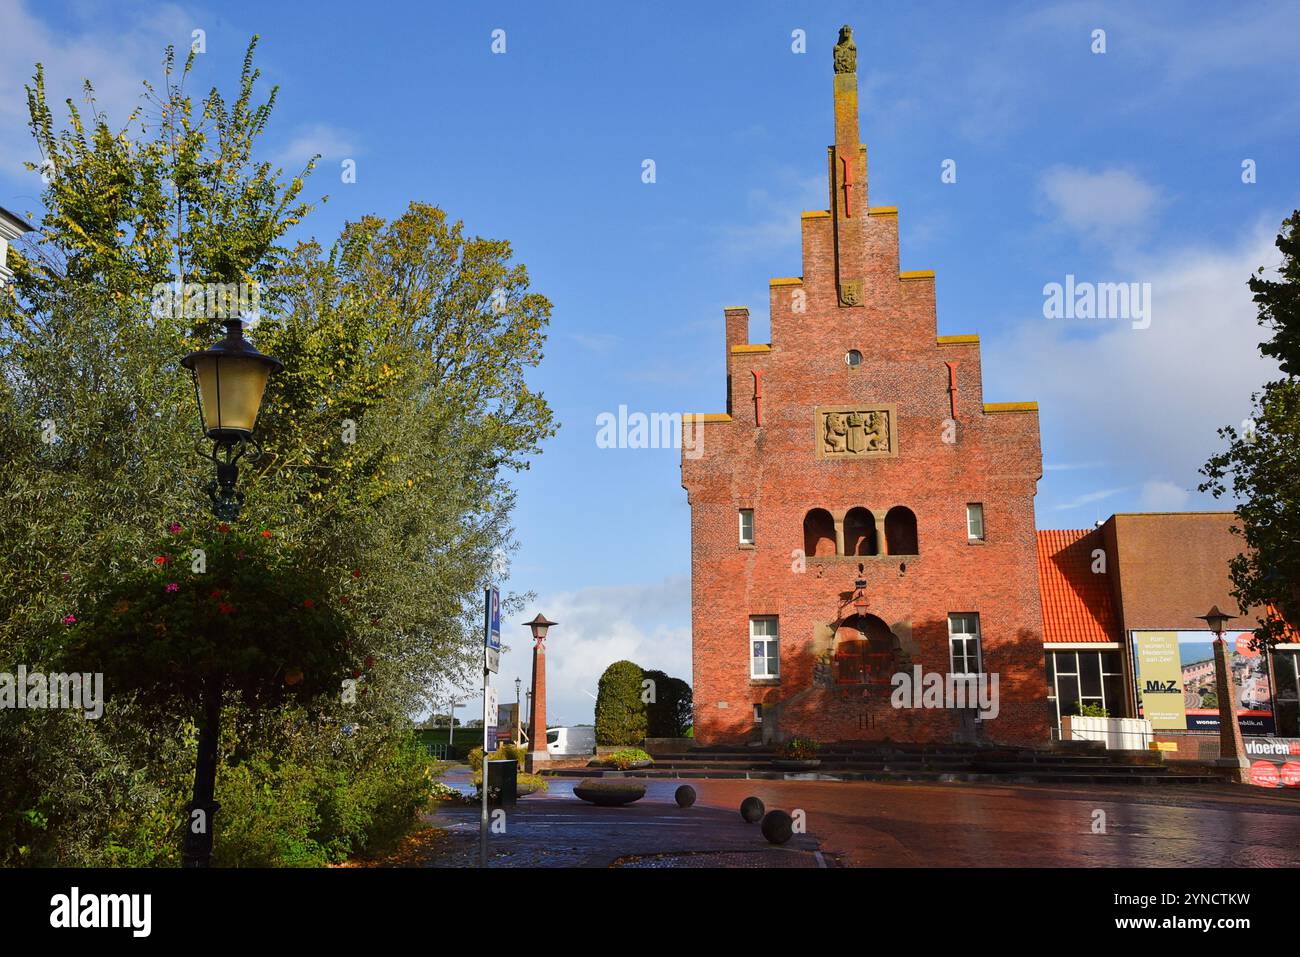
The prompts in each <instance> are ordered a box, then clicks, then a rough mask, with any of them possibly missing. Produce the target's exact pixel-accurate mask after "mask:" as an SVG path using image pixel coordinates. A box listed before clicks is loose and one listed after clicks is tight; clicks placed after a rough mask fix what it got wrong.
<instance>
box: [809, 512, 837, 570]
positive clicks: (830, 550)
mask: <svg viewBox="0 0 1300 957" xmlns="http://www.w3.org/2000/svg"><path fill="white" fill-rule="evenodd" d="M803 553H804V555H806V556H807V557H809V558H816V557H820V556H822V555H834V554H835V520H834V519H833V518H831V513H830V512H828V511H826V509H824V508H814V509H813V510H812V511H810V512H809V513H808V514H807V515H805V516H804V518H803Z"/></svg>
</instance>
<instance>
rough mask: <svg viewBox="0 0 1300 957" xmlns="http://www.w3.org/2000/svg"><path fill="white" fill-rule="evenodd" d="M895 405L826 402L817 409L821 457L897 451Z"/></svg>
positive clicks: (855, 455)
mask: <svg viewBox="0 0 1300 957" xmlns="http://www.w3.org/2000/svg"><path fill="white" fill-rule="evenodd" d="M896 452H897V446H896V445H895V442H894V409H893V407H892V406H876V407H870V406H868V407H866V408H863V407H862V406H856V405H837V406H826V407H823V408H819V409H818V410H817V455H818V457H819V458H870V457H872V456H881V455H894V454H895V453H896Z"/></svg>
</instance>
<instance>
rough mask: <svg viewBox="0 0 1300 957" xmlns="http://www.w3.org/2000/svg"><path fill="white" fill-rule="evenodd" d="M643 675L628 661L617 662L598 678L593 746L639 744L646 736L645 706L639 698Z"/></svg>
mask: <svg viewBox="0 0 1300 957" xmlns="http://www.w3.org/2000/svg"><path fill="white" fill-rule="evenodd" d="M643 678H644V672H643V671H642V670H641V667H640V666H639V665H636V664H634V663H633V662H631V661H616V662H614V663H613V664H612V665H610V666H609V667H608V668H606V669H605V673H604V674H603V675H601V676H600V684H599V686H598V687H597V690H596V743H597V744H600V745H607V746H608V745H617V744H640V743H641V741H642V740H644V738H645V736H646V729H647V719H646V705H645V702H644V701H643V700H642V699H641V682H642V680H643Z"/></svg>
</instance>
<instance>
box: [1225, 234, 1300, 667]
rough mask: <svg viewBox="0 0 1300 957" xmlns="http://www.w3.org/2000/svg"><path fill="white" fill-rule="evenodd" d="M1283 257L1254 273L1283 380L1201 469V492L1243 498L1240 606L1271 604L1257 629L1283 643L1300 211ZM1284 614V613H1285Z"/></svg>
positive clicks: (1297, 491)
mask: <svg viewBox="0 0 1300 957" xmlns="http://www.w3.org/2000/svg"><path fill="white" fill-rule="evenodd" d="M1277 248H1278V250H1279V251H1280V252H1281V254H1282V261H1281V264H1280V266H1279V267H1278V269H1277V277H1278V278H1276V279H1269V278H1265V276H1266V271H1265V268H1264V267H1263V266H1261V267H1260V268H1259V271H1258V273H1257V274H1256V275H1254V276H1252V277H1251V278H1250V289H1251V291H1252V292H1253V293H1254V299H1255V302H1256V304H1257V305H1258V307H1259V322H1260V325H1262V326H1264V327H1265V328H1266V329H1268V330H1269V331H1270V332H1271V335H1270V336H1269V337H1268V338H1267V339H1265V340H1264V341H1263V342H1262V343H1261V344H1260V352H1261V353H1262V354H1263V355H1264V356H1266V357H1268V358H1272V359H1276V360H1277V361H1278V364H1279V367H1280V369H1281V371H1282V373H1283V377H1282V378H1280V379H1276V380H1273V381H1271V382H1268V383H1266V384H1265V385H1264V388H1263V391H1262V392H1260V393H1257V394H1255V395H1253V396H1252V397H1251V399H1252V403H1253V405H1254V412H1253V413H1252V418H1251V420H1250V421H1249V422H1247V423H1246V424H1245V425H1244V426H1243V428H1242V430H1241V431H1240V432H1238V431H1237V430H1236V429H1235V428H1233V427H1231V426H1228V427H1225V428H1222V429H1220V430H1219V435H1220V437H1222V438H1224V439H1226V440H1227V441H1228V448H1227V449H1226V450H1225V451H1223V452H1220V453H1218V454H1217V455H1215V456H1213V457H1212V458H1211V459H1210V460H1209V462H1208V463H1206V465H1205V466H1203V467H1202V469H1201V473H1202V474H1203V475H1205V476H1206V481H1204V482H1202V483H1201V485H1200V488H1201V490H1202V491H1208V492H1210V493H1212V494H1213V495H1214V496H1215V497H1216V498H1219V497H1221V496H1223V495H1225V494H1228V492H1229V491H1230V492H1231V494H1232V497H1233V498H1234V499H1236V501H1237V503H1238V504H1237V518H1238V521H1239V525H1236V526H1234V528H1233V531H1234V532H1236V533H1237V534H1240V535H1241V536H1242V537H1243V544H1244V546H1245V547H1244V549H1243V551H1242V554H1240V555H1238V556H1236V557H1235V558H1233V559H1232V562H1231V564H1230V569H1229V573H1230V575H1231V579H1232V583H1233V597H1234V598H1236V599H1237V602H1238V605H1239V606H1240V611H1241V613H1242V614H1246V613H1247V612H1248V611H1249V610H1250V609H1251V608H1266V609H1267V608H1270V607H1271V608H1272V609H1274V610H1275V611H1276V612H1277V614H1274V615H1268V614H1266V615H1265V617H1264V618H1263V619H1260V620H1259V621H1258V625H1259V627H1258V628H1256V629H1255V640H1256V642H1277V641H1280V640H1282V637H1283V634H1284V628H1285V624H1284V620H1285V621H1287V622H1291V623H1296V622H1300V210H1297V211H1295V212H1294V213H1292V215H1291V216H1290V217H1289V218H1288V219H1287V220H1286V221H1285V222H1284V223H1283V225H1282V231H1281V233H1280V234H1279V235H1278V238H1277ZM1279 616H1280V617H1279Z"/></svg>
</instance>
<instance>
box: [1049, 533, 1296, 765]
mask: <svg viewBox="0 0 1300 957" xmlns="http://www.w3.org/2000/svg"><path fill="white" fill-rule="evenodd" d="M1235 521H1236V518H1235V515H1234V514H1233V513H1232V512H1148V513H1139V514H1133V513H1128V514H1123V513H1121V514H1118V515H1112V516H1111V517H1110V518H1108V519H1107V520H1106V521H1105V522H1102V523H1099V524H1098V526H1097V527H1096V528H1089V529H1076V530H1066V531H1062V530H1048V531H1040V532H1039V533H1038V559H1039V575H1040V579H1041V582H1042V611H1043V641H1044V651H1045V654H1046V665H1047V672H1046V678H1047V695H1048V703H1049V708H1050V710H1049V714H1050V715H1051V718H1052V724H1053V730H1054V731H1059V730H1060V727H1061V724H1060V719H1061V717H1062V716H1064V715H1067V714H1078V713H1079V706H1080V705H1081V704H1082V705H1096V706H1100V707H1103V708H1105V709H1106V711H1107V712H1109V714H1110V715H1111V716H1112V717H1136V716H1138V715H1139V713H1140V702H1141V695H1142V688H1141V685H1142V682H1141V681H1139V680H1137V676H1136V675H1135V667H1136V664H1137V662H1138V661H1139V659H1140V657H1141V654H1140V647H1139V646H1140V643H1141V640H1143V639H1144V636H1150V635H1151V634H1152V633H1170V632H1174V633H1180V634H1182V635H1184V636H1185V637H1187V638H1188V640H1189V641H1196V640H1197V635H1196V633H1203V638H1201V640H1200V641H1201V643H1202V644H1205V645H1206V646H1207V647H1208V642H1209V640H1210V638H1211V636H1210V635H1209V633H1208V632H1206V627H1207V626H1206V623H1205V622H1204V621H1202V620H1201V618H1200V616H1201V615H1204V614H1205V613H1206V611H1208V610H1209V607H1210V606H1211V605H1216V606H1218V607H1220V608H1223V609H1225V610H1227V611H1229V612H1235V610H1236V609H1237V602H1236V600H1235V599H1234V598H1233V597H1232V582H1231V580H1230V578H1229V574H1228V563H1229V562H1230V561H1231V560H1232V558H1233V557H1234V556H1235V555H1237V554H1239V553H1240V551H1241V543H1242V539H1241V537H1240V536H1238V535H1234V534H1233V533H1232V526H1233V525H1234V524H1235ZM1265 615H1266V611H1265V609H1262V608H1254V609H1249V610H1248V611H1247V613H1246V614H1244V615H1240V616H1239V617H1238V618H1237V620H1236V621H1233V622H1231V623H1229V627H1228V635H1229V638H1230V639H1231V643H1232V645H1233V646H1234V648H1237V649H1238V651H1239V654H1238V656H1237V657H1235V658H1234V659H1233V660H1234V662H1235V666H1234V674H1233V681H1234V683H1235V684H1236V685H1237V693H1238V695H1239V703H1240V704H1241V706H1242V708H1243V711H1242V719H1241V720H1242V727H1243V732H1244V733H1248V734H1249V733H1254V734H1259V733H1261V730H1262V733H1265V734H1277V735H1279V736H1282V737H1286V738H1295V737H1296V736H1297V735H1300V694H1298V692H1297V689H1298V688H1300V635H1297V634H1296V633H1295V631H1294V630H1291V631H1290V632H1289V634H1288V637H1287V638H1286V640H1284V641H1283V642H1282V643H1280V644H1278V645H1276V646H1274V647H1272V648H1270V649H1269V650H1268V651H1267V652H1263V660H1262V661H1260V660H1257V655H1256V654H1255V652H1254V650H1253V649H1247V648H1245V645H1244V642H1245V641H1247V640H1248V634H1247V633H1249V632H1250V631H1251V630H1252V629H1253V628H1254V627H1255V625H1256V623H1257V622H1258V621H1261V620H1263V619H1264V617H1265ZM1239 639H1240V640H1241V642H1242V644H1241V645H1240V646H1239ZM1180 660H1181V669H1180V675H1179V683H1180V687H1179V690H1180V692H1181V693H1183V695H1184V699H1185V700H1184V706H1185V708H1187V709H1188V713H1189V714H1195V713H1196V709H1197V707H1198V706H1197V704H1196V697H1197V689H1198V688H1199V687H1212V686H1213V682H1214V662H1213V660H1212V659H1211V658H1210V657H1209V656H1208V655H1206V656H1205V657H1204V658H1198V657H1197V656H1196V655H1192V656H1191V658H1181V656H1180ZM1205 710H1207V709H1205V708H1203V707H1202V708H1200V711H1202V712H1204V711H1205ZM1209 710H1213V709H1209ZM1215 720H1216V721H1217V716H1216V718H1215ZM1196 724H1197V722H1196V721H1195V720H1193V721H1189V722H1188V723H1187V728H1186V729H1184V730H1170V729H1168V728H1161V727H1160V726H1159V724H1158V725H1157V728H1156V732H1157V733H1156V737H1157V739H1159V740H1160V741H1162V742H1164V743H1165V744H1166V745H1169V746H1170V747H1171V748H1172V749H1173V750H1172V751H1170V756H1171V757H1190V758H1203V759H1206V758H1208V759H1212V758H1215V757H1217V756H1218V747H1219V737H1218V733H1217V731H1198V730H1196V729H1195V727H1193V726H1194V725H1196Z"/></svg>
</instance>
